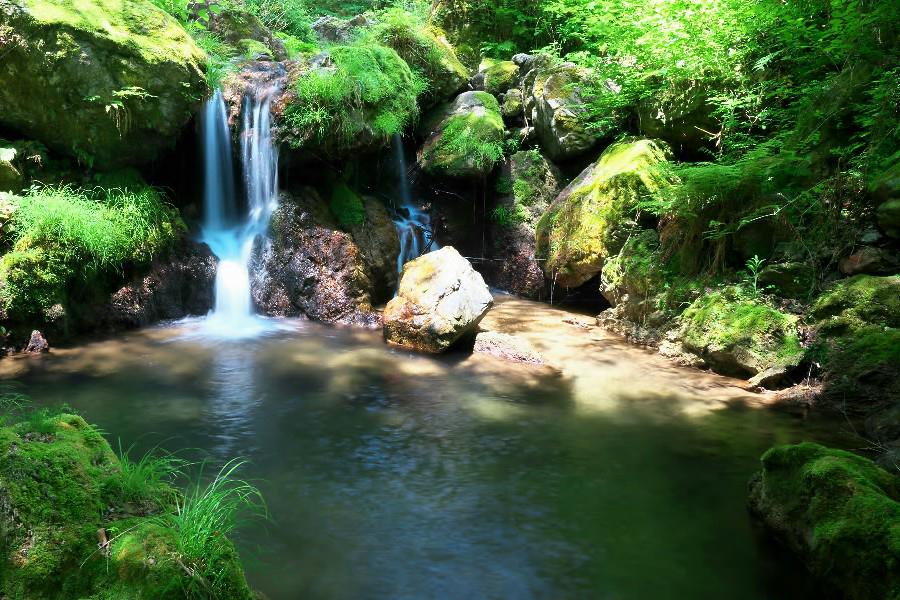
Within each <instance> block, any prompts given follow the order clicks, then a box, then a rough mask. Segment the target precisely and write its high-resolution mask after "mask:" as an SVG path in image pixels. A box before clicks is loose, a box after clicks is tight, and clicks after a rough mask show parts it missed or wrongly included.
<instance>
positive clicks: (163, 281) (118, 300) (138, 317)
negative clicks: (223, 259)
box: [100, 239, 217, 330]
mask: <svg viewBox="0 0 900 600" xmlns="http://www.w3.org/2000/svg"><path fill="white" fill-rule="evenodd" d="M216 264H217V260H216V257H215V256H213V254H212V252H211V251H210V249H209V247H208V246H207V245H206V244H201V243H198V242H194V241H192V240H188V239H184V240H182V241H181V242H180V243H179V245H178V246H177V247H176V248H175V249H174V250H173V251H172V252H171V253H170V254H169V256H168V257H167V258H165V259H158V260H156V261H154V263H153V265H152V266H151V268H150V272H149V273H147V274H146V275H144V276H143V277H140V278H138V279H136V280H135V281H133V282H131V283H130V284H128V285H126V286H124V287H122V288H121V289H119V290H117V291H116V292H115V293H114V294H113V295H112V297H111V298H110V301H109V304H108V306H107V307H105V309H103V311H102V314H101V318H100V321H101V323H102V324H103V325H105V326H106V327H108V328H110V329H115V330H118V329H136V328H138V327H145V326H147V325H150V324H152V323H155V322H157V321H161V320H166V319H181V318H184V317H187V316H201V315H205V314H207V313H209V311H210V310H212V308H213V304H214V292H213V290H214V287H215V279H216Z"/></svg>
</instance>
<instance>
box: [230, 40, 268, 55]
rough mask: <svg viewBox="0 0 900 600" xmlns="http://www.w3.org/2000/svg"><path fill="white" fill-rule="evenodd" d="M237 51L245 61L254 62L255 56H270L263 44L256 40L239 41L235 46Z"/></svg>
mask: <svg viewBox="0 0 900 600" xmlns="http://www.w3.org/2000/svg"><path fill="white" fill-rule="evenodd" d="M237 47H238V51H240V53H241V54H242V55H243V56H244V58H246V59H247V60H254V59H255V58H256V57H257V56H260V55H265V56H272V51H271V50H269V47H268V46H266V45H265V44H264V43H262V42H260V41H258V40H249V39H247V40H241V41H239V42H238V44H237Z"/></svg>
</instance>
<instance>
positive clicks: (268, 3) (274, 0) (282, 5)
mask: <svg viewBox="0 0 900 600" xmlns="http://www.w3.org/2000/svg"><path fill="white" fill-rule="evenodd" d="M243 4H244V8H245V9H246V10H248V11H250V13H251V14H253V15H255V16H256V17H258V18H259V20H260V21H262V23H263V25H265V26H266V28H268V29H269V30H271V31H273V32H282V33H285V34H287V35H290V36H292V37H293V38H295V39H297V40H299V41H300V42H306V43H310V42H314V41H315V39H314V38H315V35H314V33H313V31H312V29H311V28H310V25H311V24H312V22H313V15H312V13H311V12H310V6H309V3H307V2H305V1H304V0H243Z"/></svg>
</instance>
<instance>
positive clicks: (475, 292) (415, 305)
mask: <svg viewBox="0 0 900 600" xmlns="http://www.w3.org/2000/svg"><path fill="white" fill-rule="evenodd" d="M493 304H494V298H493V297H492V296H491V292H490V290H489V289H488V287H487V285H485V283H484V279H482V278H481V275H480V274H479V273H478V272H477V271H476V270H475V269H473V268H472V265H471V264H470V263H469V261H468V260H466V259H465V258H464V257H463V256H461V255H460V253H459V252H457V251H456V249H455V248H453V247H452V246H446V247H444V248H441V249H440V250H437V251H435V252H430V253H428V254H424V255H422V256H420V257H419V258H417V259H415V260H412V261H410V262H408V263H406V264H405V265H404V266H403V275H402V276H401V278H400V289H399V290H398V292H397V296H396V297H394V299H393V300H391V301H390V302H388V304H387V306H386V307H385V309H384V319H383V320H384V339H385V340H386V341H387V342H388V343H390V344H394V345H397V346H403V347H405V348H410V349H413V350H418V351H419V352H429V353H432V354H438V353H440V352H444V351H445V350H447V349H448V348H450V347H451V346H452V345H453V344H455V343H456V342H457V341H459V340H460V339H462V338H463V337H466V336H471V337H474V335H475V330H476V328H477V327H478V323H479V322H480V321H481V319H483V318H484V316H485V315H486V314H487V312H488V311H489V310H490V308H491V306H493Z"/></svg>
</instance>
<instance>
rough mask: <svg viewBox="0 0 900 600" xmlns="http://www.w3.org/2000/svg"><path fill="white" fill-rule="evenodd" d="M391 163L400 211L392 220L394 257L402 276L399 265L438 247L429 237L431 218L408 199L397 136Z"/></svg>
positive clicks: (401, 267)
mask: <svg viewBox="0 0 900 600" xmlns="http://www.w3.org/2000/svg"><path fill="white" fill-rule="evenodd" d="M393 145H394V161H395V165H396V168H397V178H398V187H399V191H400V203H401V204H400V208H399V209H398V211H397V213H398V214H397V216H396V218H395V219H394V226H395V227H396V228H397V235H399V236H400V254H399V255H398V256H397V273H400V274H402V273H403V265H405V264H406V263H408V262H409V261H411V260H413V259H416V258H419V257H420V256H422V255H423V254H427V253H428V252H431V251H433V250H439V249H440V246H439V245H438V243H437V241H436V240H434V239H433V237H432V228H431V216H430V215H429V214H428V212H427V211H425V210H424V209H423V208H422V207H421V206H418V205H416V204H415V203H414V202H413V200H412V193H411V192H410V189H409V178H408V176H407V173H406V157H405V156H404V154H403V142H402V140H401V139H400V136H399V135H395V136H394V144H393Z"/></svg>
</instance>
